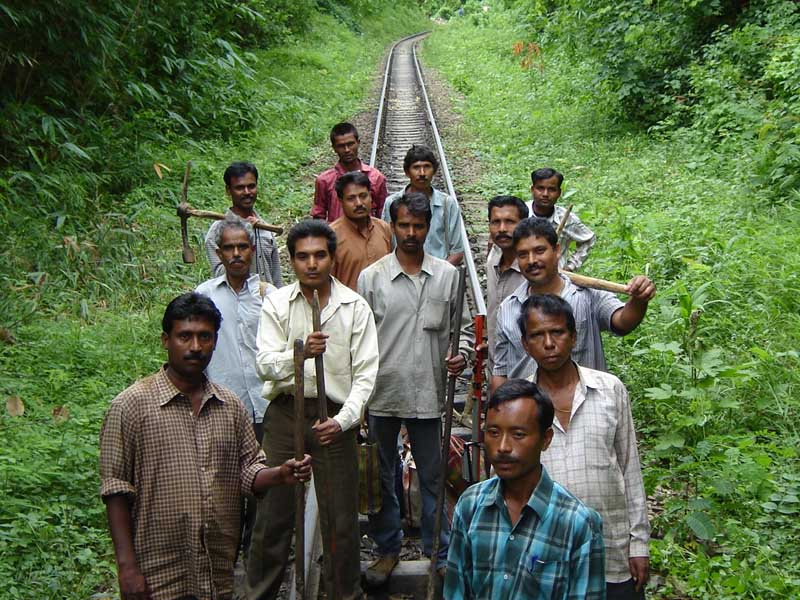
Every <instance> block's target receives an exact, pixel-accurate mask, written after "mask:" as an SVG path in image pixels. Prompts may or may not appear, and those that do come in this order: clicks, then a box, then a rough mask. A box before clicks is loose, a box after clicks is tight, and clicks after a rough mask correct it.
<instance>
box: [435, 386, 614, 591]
mask: <svg viewBox="0 0 800 600" xmlns="http://www.w3.org/2000/svg"><path fill="white" fill-rule="evenodd" d="M553 414H554V410H553V404H552V402H551V401H550V399H549V398H548V397H547V396H546V395H545V394H544V393H543V392H542V391H541V390H540V389H539V388H538V387H537V386H536V384H534V383H531V382H528V381H524V380H521V379H510V380H508V381H507V382H506V383H504V384H503V385H501V386H500V387H499V388H498V389H497V390H496V391H495V393H494V395H493V396H492V399H491V400H490V402H489V407H488V411H487V414H486V436H485V442H486V450H487V452H488V454H489V460H490V462H491V463H492V466H493V467H494V469H495V472H496V473H497V475H496V476H495V477H492V478H491V479H489V480H488V481H484V482H482V483H480V484H477V485H474V486H472V487H471V488H469V489H468V490H467V491H466V492H464V494H463V495H462V496H461V498H460V499H459V501H458V504H457V505H456V509H455V513H454V515H453V526H452V531H451V534H450V551H449V554H448V556H447V575H446V577H445V584H444V597H445V598H446V599H447V600H461V599H467V598H475V599H478V598H487V599H488V598H533V599H536V598H563V599H576V600H577V599H578V598H580V599H584V598H586V599H597V598H605V597H606V581H605V550H604V544H603V533H602V520H601V519H600V516H599V515H598V514H597V513H596V512H595V511H594V510H592V509H590V508H588V507H586V506H585V505H584V504H582V503H581V501H580V500H578V499H577V498H576V497H575V496H573V495H572V494H570V493H569V492H568V491H567V490H565V489H564V488H563V487H561V486H560V485H559V484H557V483H555V482H554V481H553V480H552V479H550V476H549V475H548V474H547V471H546V470H545V469H544V467H542V465H541V463H540V460H539V459H540V455H541V453H542V452H543V451H544V450H546V449H547V447H548V445H549V444H550V441H551V440H552V438H553V430H552V428H551V425H552V423H553Z"/></svg>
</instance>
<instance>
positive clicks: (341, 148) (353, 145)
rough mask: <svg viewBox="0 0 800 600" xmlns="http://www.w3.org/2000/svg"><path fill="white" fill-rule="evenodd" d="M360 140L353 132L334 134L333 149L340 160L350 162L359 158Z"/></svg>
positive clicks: (344, 162)
mask: <svg viewBox="0 0 800 600" xmlns="http://www.w3.org/2000/svg"><path fill="white" fill-rule="evenodd" d="M358 145H359V142H358V140H357V139H356V136H355V135H354V134H352V133H345V134H344V135H335V136H333V151H334V152H336V156H338V157H339V162H340V163H343V164H348V163H352V162H355V161H356V160H358Z"/></svg>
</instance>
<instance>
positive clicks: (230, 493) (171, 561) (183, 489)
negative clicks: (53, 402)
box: [100, 368, 266, 600]
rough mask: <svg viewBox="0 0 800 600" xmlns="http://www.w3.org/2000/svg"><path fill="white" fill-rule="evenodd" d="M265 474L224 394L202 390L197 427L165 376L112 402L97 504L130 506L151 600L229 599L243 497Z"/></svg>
mask: <svg viewBox="0 0 800 600" xmlns="http://www.w3.org/2000/svg"><path fill="white" fill-rule="evenodd" d="M264 468H266V459H265V457H264V453H263V452H262V451H261V449H260V448H259V446H258V442H256V438H255V435H254V433H253V428H252V425H251V424H250V418H249V416H248V415H247V412H246V411H245V409H244V407H243V406H242V404H241V403H240V402H239V400H238V398H236V396H235V395H234V394H233V393H232V392H230V391H228V390H227V389H225V388H223V387H221V386H218V385H215V384H214V383H211V382H210V381H206V382H205V384H204V394H203V402H202V405H201V408H200V413H199V415H198V416H196V417H195V416H194V415H193V413H192V406H191V401H190V400H189V398H187V397H186V396H184V395H183V394H182V393H181V392H180V391H178V389H177V388H176V387H175V386H174V385H173V383H172V382H171V381H170V380H169V378H168V377H167V374H166V371H165V370H164V368H162V369H161V370H160V371H159V372H158V373H155V374H154V375H151V376H149V377H147V378H145V379H142V380H140V381H137V382H136V383H134V384H133V385H132V386H131V387H129V388H128V389H126V390H125V391H123V392H122V393H121V394H120V395H119V396H117V397H116V398H114V400H113V401H112V403H111V405H110V407H109V409H108V412H107V413H106V416H105V420H104V421H103V427H102V429H101V431H100V478H101V488H100V494H101V495H102V496H103V497H104V498H105V497H108V496H113V495H115V494H124V495H127V496H128V497H129V499H130V501H131V517H132V523H133V527H132V534H133V545H134V550H135V552H136V558H137V561H138V563H139V568H140V569H141V571H142V574H143V575H144V577H145V579H146V580H147V583H148V585H149V586H150V589H151V591H152V593H153V598H154V600H160V599H164V600H167V599H172V598H182V597H184V596H195V597H196V598H198V600H209V599H211V598H215V599H216V598H224V597H230V596H232V594H233V566H234V562H235V560H236V550H237V544H238V542H239V526H240V524H239V520H240V517H239V511H240V500H241V495H242V494H249V493H251V491H252V486H253V481H254V479H255V477H256V474H257V473H258V472H259V471H260V470H261V469H264Z"/></svg>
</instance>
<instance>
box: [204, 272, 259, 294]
mask: <svg viewBox="0 0 800 600" xmlns="http://www.w3.org/2000/svg"><path fill="white" fill-rule="evenodd" d="M260 279H261V278H260V277H259V275H258V273H255V274H253V275H251V276H250V277H248V278H247V279H245V280H244V286H242V290H253V289H256V290H257V289H258V287H259V281H260ZM211 285H213V286H214V287H222V286H225V287H228V288H230V287H231V285H230V284H229V283H228V277H227V275H226V274H225V273H223V274H222V275H219V276H218V277H214V278H213V279H212V280H211ZM231 291H233V288H231Z"/></svg>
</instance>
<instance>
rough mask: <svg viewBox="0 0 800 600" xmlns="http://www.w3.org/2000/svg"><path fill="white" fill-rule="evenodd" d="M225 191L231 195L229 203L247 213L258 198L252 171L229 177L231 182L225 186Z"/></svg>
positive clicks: (256, 185)
mask: <svg viewBox="0 0 800 600" xmlns="http://www.w3.org/2000/svg"><path fill="white" fill-rule="evenodd" d="M225 191H226V192H227V193H228V195H229V196H230V197H231V203H232V204H233V206H234V207H235V208H238V209H239V210H240V211H242V212H245V213H249V212H251V211H252V210H253V206H254V205H255V203H256V199H257V198H258V184H257V183H256V176H255V175H253V174H252V173H245V174H244V175H242V176H241V177H231V183H230V185H228V186H226V187H225Z"/></svg>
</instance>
